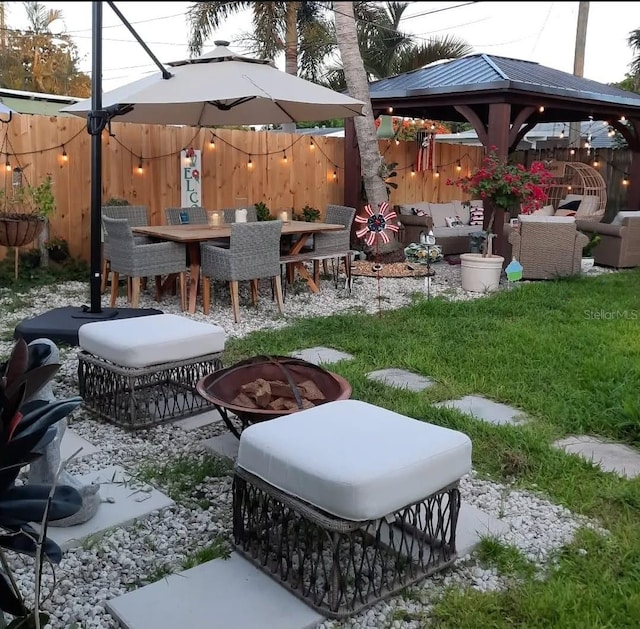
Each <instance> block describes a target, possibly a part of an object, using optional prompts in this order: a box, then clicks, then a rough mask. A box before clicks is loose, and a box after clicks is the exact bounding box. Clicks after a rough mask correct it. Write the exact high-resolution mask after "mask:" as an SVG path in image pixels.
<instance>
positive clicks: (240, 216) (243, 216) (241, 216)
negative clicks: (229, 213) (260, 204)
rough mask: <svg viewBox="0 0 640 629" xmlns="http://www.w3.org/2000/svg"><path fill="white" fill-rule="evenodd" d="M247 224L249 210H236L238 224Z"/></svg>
mask: <svg viewBox="0 0 640 629" xmlns="http://www.w3.org/2000/svg"><path fill="white" fill-rule="evenodd" d="M246 222H247V210H245V209H240V210H236V223H246Z"/></svg>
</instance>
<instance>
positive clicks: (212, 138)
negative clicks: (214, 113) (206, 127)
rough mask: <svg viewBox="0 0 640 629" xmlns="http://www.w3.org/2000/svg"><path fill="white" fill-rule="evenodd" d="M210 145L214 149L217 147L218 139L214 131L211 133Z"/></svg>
mask: <svg viewBox="0 0 640 629" xmlns="http://www.w3.org/2000/svg"><path fill="white" fill-rule="evenodd" d="M209 146H210V147H211V148H212V149H214V148H216V139H215V136H214V135H213V133H212V134H211V139H210V140H209Z"/></svg>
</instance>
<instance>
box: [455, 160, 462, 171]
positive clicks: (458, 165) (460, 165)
mask: <svg viewBox="0 0 640 629" xmlns="http://www.w3.org/2000/svg"><path fill="white" fill-rule="evenodd" d="M456 170H457V171H458V172H460V171H461V170H462V164H461V163H460V160H458V163H457V164H456Z"/></svg>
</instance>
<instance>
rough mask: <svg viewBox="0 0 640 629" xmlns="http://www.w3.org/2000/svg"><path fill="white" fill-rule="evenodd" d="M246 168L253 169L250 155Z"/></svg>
mask: <svg viewBox="0 0 640 629" xmlns="http://www.w3.org/2000/svg"><path fill="white" fill-rule="evenodd" d="M247 168H253V162H252V161H251V154H249V159H248V160H247Z"/></svg>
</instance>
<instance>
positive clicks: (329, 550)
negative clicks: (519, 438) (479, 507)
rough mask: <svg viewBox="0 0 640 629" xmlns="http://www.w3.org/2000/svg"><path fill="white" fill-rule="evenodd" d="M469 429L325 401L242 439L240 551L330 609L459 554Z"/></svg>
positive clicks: (384, 591) (395, 586) (396, 585)
mask: <svg viewBox="0 0 640 629" xmlns="http://www.w3.org/2000/svg"><path fill="white" fill-rule="evenodd" d="M470 470H471V440H470V439H469V437H468V436H467V435H465V434H464V433H461V432H458V431H455V430H450V429H448V428H442V427H440V426H435V425H433V424H428V423H426V422H422V421H418V420H416V419H412V418H410V417H406V416H404V415H400V414H398V413H394V412H393V411H389V410H386V409H383V408H380V407H378V406H374V405H372V404H368V403H366V402H361V401H358V400H340V401H336V402H328V403H326V404H321V405H319V406H316V407H314V408H311V409H308V410H304V411H299V412H297V413H293V414H291V415H286V416H284V417H280V418H277V419H273V420H271V421H268V422H263V423H259V424H253V425H251V426H249V427H248V428H246V429H245V430H244V431H243V432H242V435H241V437H240V446H239V451H238V459H237V462H236V466H235V470H234V481H233V535H234V544H235V547H236V549H237V550H238V552H240V553H241V554H243V555H244V556H245V557H247V558H248V559H250V560H251V561H253V562H254V563H256V564H257V565H258V566H259V567H261V568H262V569H263V570H265V571H266V572H267V573H269V574H271V575H272V576H273V577H274V578H276V579H277V580H278V582H279V583H281V584H282V585H285V586H287V587H288V588H290V589H291V591H292V592H293V593H294V594H296V595H297V596H299V597H300V598H301V599H302V600H304V601H305V602H307V603H308V604H309V605H310V606H311V607H313V608H314V609H316V610H317V611H319V612H321V613H323V614H325V615H327V616H331V617H334V618H339V617H343V616H347V615H351V614H353V613H355V612H357V611H359V610H360V609H362V608H364V607H367V606H369V605H372V604H373V603H375V602H377V601H379V600H381V599H383V598H386V597H388V596H390V595H392V594H393V593H395V592H398V591H399V590H401V589H402V588H404V587H406V586H407V585H409V584H411V583H414V582H416V581H418V580H420V579H422V578H424V577H426V576H428V575H430V574H432V573H433V572H435V571H438V570H441V569H443V568H445V567H446V566H449V565H450V564H452V563H453V561H454V560H455V559H456V545H455V541H456V526H457V521H458V511H459V507H460V493H459V490H458V484H459V480H460V478H461V477H462V476H464V475H465V474H467V473H469V472H470Z"/></svg>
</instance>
